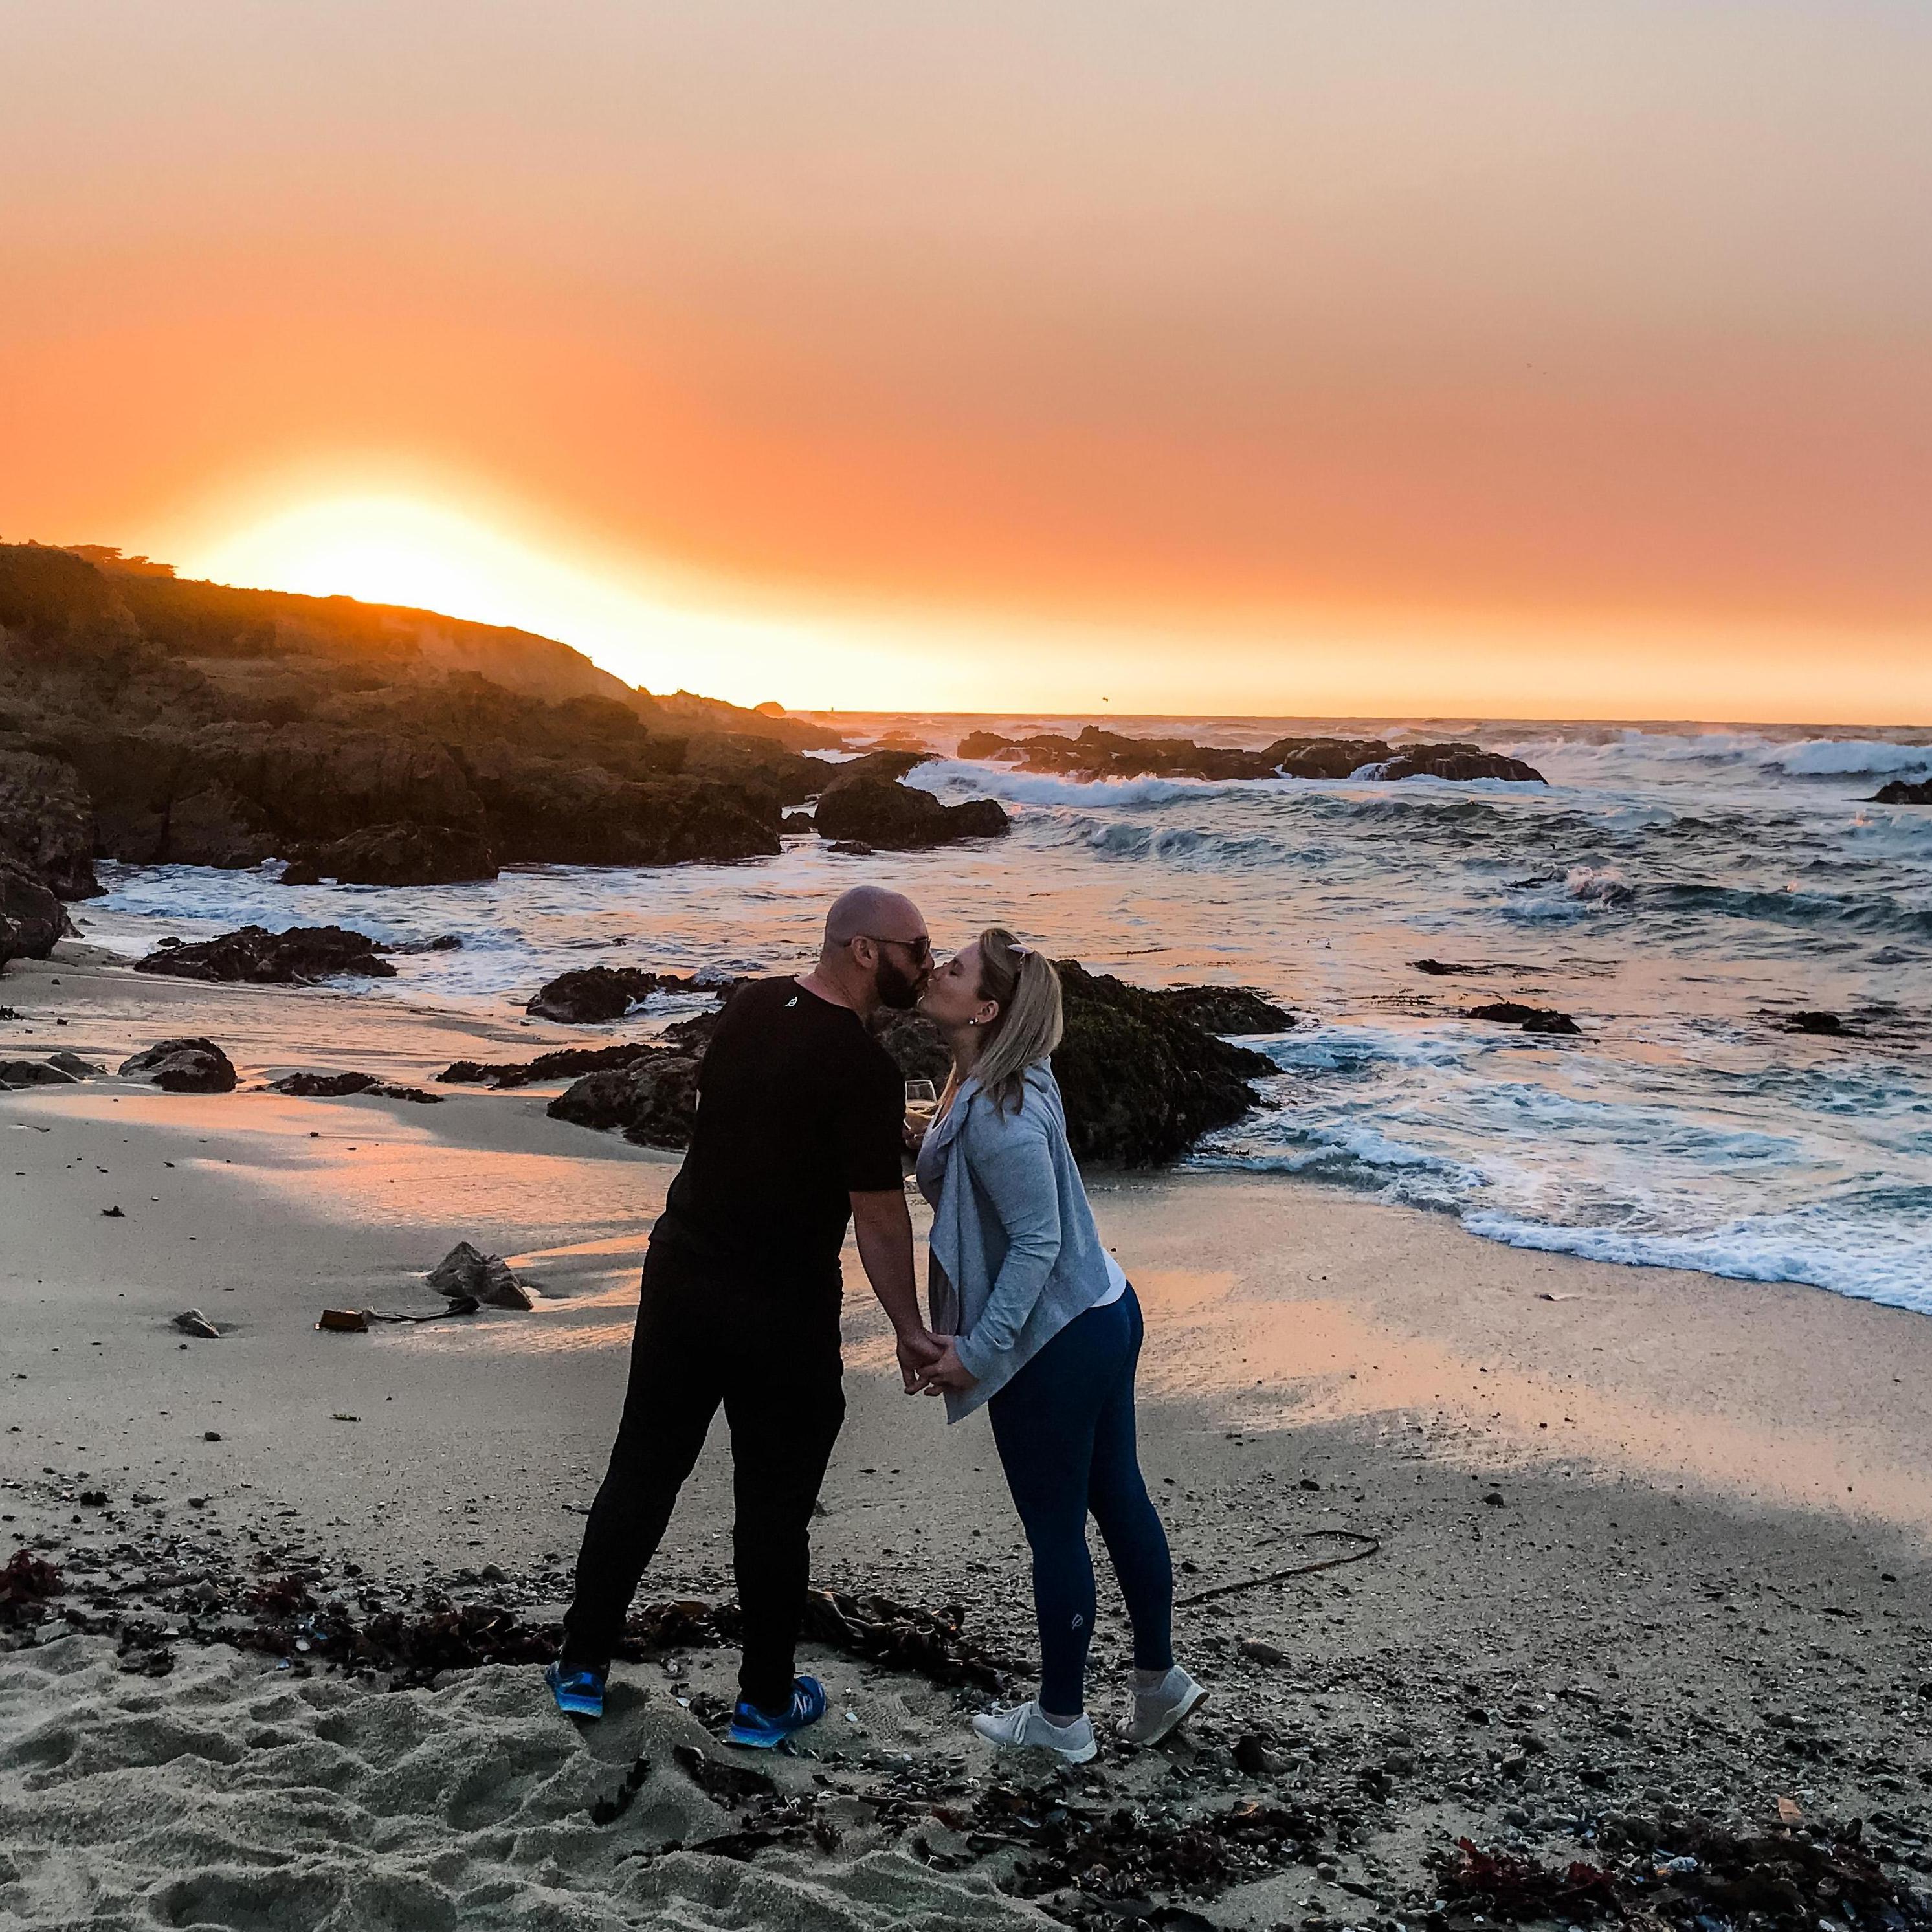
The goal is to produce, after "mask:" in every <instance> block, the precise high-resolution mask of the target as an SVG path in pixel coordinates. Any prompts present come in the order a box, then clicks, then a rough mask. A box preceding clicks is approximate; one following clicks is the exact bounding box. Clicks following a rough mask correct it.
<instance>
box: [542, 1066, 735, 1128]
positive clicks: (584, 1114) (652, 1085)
mask: <svg viewBox="0 0 1932 1932" xmlns="http://www.w3.org/2000/svg"><path fill="white" fill-rule="evenodd" d="M697 1070H698V1062H697V1059H696V1058H694V1056H692V1055H689V1054H685V1053H679V1052H677V1051H676V1049H674V1048H670V1047H655V1048H652V1049H649V1050H648V1051H647V1052H644V1053H643V1054H642V1055H639V1056H638V1057H637V1058H634V1059H633V1060H631V1061H628V1062H627V1063H626V1064H625V1065H623V1066H621V1067H607V1068H605V1069H604V1070H601V1072H598V1073H586V1075H585V1076H583V1079H580V1080H579V1081H577V1082H575V1083H574V1085H571V1086H570V1087H568V1088H565V1091H563V1092H562V1093H561V1094H559V1095H558V1096H557V1097H556V1099H555V1100H553V1101H552V1102H551V1103H550V1105H549V1106H548V1107H547V1108H546V1109H544V1112H546V1113H547V1114H548V1115H550V1118H551V1119H552V1120H553V1121H571V1122H573V1123H574V1124H576V1125H577V1126H578V1127H599V1128H610V1127H617V1128H620V1129H622V1132H623V1136H624V1138H625V1139H626V1140H627V1141H631V1142H635V1143H636V1144H637V1145H638V1146H640V1147H655V1148H682V1147H688V1146H689V1145H690V1144H691V1126H692V1124H693V1123H694V1121H696V1119H697Z"/></svg>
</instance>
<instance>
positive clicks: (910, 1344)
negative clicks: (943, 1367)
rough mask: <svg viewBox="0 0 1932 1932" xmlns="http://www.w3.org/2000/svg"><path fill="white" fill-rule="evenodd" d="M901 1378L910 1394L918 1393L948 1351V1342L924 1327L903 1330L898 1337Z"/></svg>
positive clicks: (907, 1392)
mask: <svg viewBox="0 0 1932 1932" xmlns="http://www.w3.org/2000/svg"><path fill="white" fill-rule="evenodd" d="M897 1353H898V1358H899V1380H900V1381H901V1382H903V1383H904V1385H905V1392H906V1394H907V1395H917V1394H919V1391H921V1390H922V1389H923V1388H925V1387H926V1377H927V1376H928V1374H929V1373H930V1372H931V1371H932V1369H933V1367H935V1365H936V1364H938V1361H939V1360H940V1358H941V1357H942V1356H943V1355H944V1354H945V1353H946V1344H945V1343H944V1341H942V1340H941V1339H940V1337H938V1336H937V1335H934V1334H929V1332H928V1331H926V1330H925V1329H923V1328H913V1329H908V1330H905V1331H902V1332H901V1334H900V1335H899V1337H898V1349H897Z"/></svg>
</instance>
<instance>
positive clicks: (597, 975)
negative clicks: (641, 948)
mask: <svg viewBox="0 0 1932 1932" xmlns="http://www.w3.org/2000/svg"><path fill="white" fill-rule="evenodd" d="M709 990H710V989H709V988H707V987H704V986H700V985H699V984H698V983H697V981H696V980H687V979H680V978H679V977H678V976H677V975H676V974H674V973H647V972H646V971H644V970H643V968H641V967H637V966H580V967H578V968H577V969H576V970H575V971H572V972H568V973H561V974H558V976H557V977H556V978H555V979H554V980H551V981H550V983H549V984H548V985H547V986H544V987H543V988H542V989H541V990H540V991H539V992H538V993H537V995H536V996H535V998H533V999H532V1000H531V1001H529V1003H528V1004H526V1006H525V1007H524V1008H523V1010H524V1012H526V1013H532V1014H534V1015H535V1016H536V1017H537V1018H538V1019H545V1020H556V1021H557V1022H559V1023H560V1024H561V1025H565V1026H595V1025H599V1024H601V1022H604V1021H607V1020H620V1019H622V1018H623V1017H624V1016H625V1014H626V1013H628V1012H629V1011H630V1010H631V1007H634V1006H635V1005H637V1004H638V1003H639V1002H640V1001H643V1000H646V999H648V998H649V997H650V995H652V994H653V993H699V992H708V991H709Z"/></svg>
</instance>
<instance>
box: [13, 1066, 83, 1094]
mask: <svg viewBox="0 0 1932 1932" xmlns="http://www.w3.org/2000/svg"><path fill="white" fill-rule="evenodd" d="M78 1084H79V1083H78V1081H77V1077H76V1076H74V1075H73V1074H71V1073H68V1072H67V1071H65V1069H63V1068H61V1067H55V1066H52V1065H50V1064H49V1063H48V1062H47V1061H44V1060H0V1087H5V1088H22V1087H72V1086H75V1085H78Z"/></svg>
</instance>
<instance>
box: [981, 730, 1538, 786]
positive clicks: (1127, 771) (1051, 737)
mask: <svg viewBox="0 0 1932 1932" xmlns="http://www.w3.org/2000/svg"><path fill="white" fill-rule="evenodd" d="M959 756H960V757H962V758H999V759H1002V760H1007V761H1008V762H1011V763H1017V764H1018V765H1019V766H1020V767H1021V768H1022V769H1023V770H1026V771H1031V772H1059V773H1062V774H1065V775H1069V776H1073V777H1078V778H1141V777H1155V776H1166V777H1175V778H1208V779H1212V780H1216V781H1222V782H1226V781H1229V780H1237V781H1238V780H1242V779H1249V778H1273V777H1274V776H1275V775H1277V773H1281V774H1284V775H1286V776H1288V777H1289V778H1328V779H1337V778H1388V779H1399V778H1422V777H1430V778H1509V779H1513V780H1517V781H1534V782H1535V783H1538V784H1541V782H1542V781H1543V780H1542V774H1541V772H1538V771H1537V770H1536V769H1535V767H1534V766H1529V765H1526V764H1525V763H1523V761H1522V760H1520V759H1519V758H1511V757H1505V756H1504V755H1503V754H1501V753H1500V752H1494V751H1484V750H1483V749H1482V748H1481V747H1480V746H1478V745H1463V744H1443V745H1402V746H1400V748H1391V746H1390V745H1388V744H1387V743H1385V742H1384V741H1383V740H1382V739H1379V738H1280V739H1277V740H1276V741H1275V742H1274V743H1273V744H1272V745H1269V746H1268V748H1267V749H1266V750H1265V751H1241V750H1238V749H1235V748H1231V747H1227V746H1223V745H1197V744H1196V743H1194V742H1193V741H1192V740H1190V739H1185V738H1130V737H1126V736H1122V735H1121V733H1118V732H1116V731H1107V730H1102V729H1101V728H1100V727H1099V726H1098V725H1094V724H1090V725H1088V727H1086V729H1085V730H1083V731H1082V732H1081V733H1080V734H1079V736H1078V737H1076V738H1068V737H1065V736H1061V735H1060V734H1059V733H1054V732H1046V733H1041V734H1040V735H1039V736H1035V737H1031V738H1024V739H1012V738H1002V737H1001V736H999V735H998V733H995V732H991V731H974V732H969V733H968V734H967V735H966V736H965V737H964V738H962V739H961V740H960V741H959Z"/></svg>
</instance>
